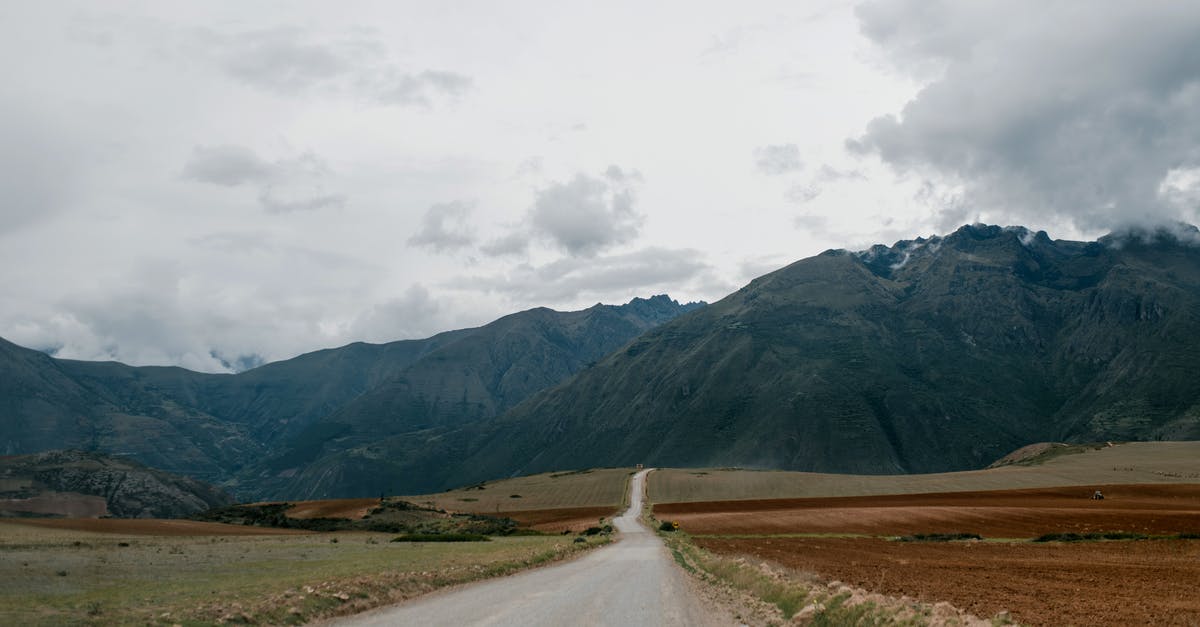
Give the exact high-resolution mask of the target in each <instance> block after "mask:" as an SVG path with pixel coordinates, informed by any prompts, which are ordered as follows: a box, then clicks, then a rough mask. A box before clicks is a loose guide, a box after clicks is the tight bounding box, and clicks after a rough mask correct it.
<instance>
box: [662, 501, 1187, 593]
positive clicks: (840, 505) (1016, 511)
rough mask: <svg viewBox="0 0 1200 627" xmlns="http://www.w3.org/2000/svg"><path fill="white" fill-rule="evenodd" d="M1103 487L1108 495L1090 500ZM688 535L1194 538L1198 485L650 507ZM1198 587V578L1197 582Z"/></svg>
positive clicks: (721, 502)
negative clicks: (958, 534)
mask: <svg viewBox="0 0 1200 627" xmlns="http://www.w3.org/2000/svg"><path fill="white" fill-rule="evenodd" d="M1095 488H1099V489H1101V490H1102V491H1103V492H1104V494H1105V496H1106V498H1105V499H1104V500H1102V501H1094V500H1091V499H1090V498H1088V497H1089V496H1090V495H1091V493H1092V490H1093V489H1095ZM654 512H655V515H656V516H657V517H658V518H660V519H670V520H676V521H678V522H679V523H680V525H681V526H682V527H683V528H684V529H685V530H687V531H688V532H690V533H693V534H706V535H707V534H787V533H853V534H866V535H907V534H915V533H954V532H969V533H977V534H980V535H982V536H984V537H985V538H1032V537H1036V536H1039V535H1041V534H1044V533H1051V532H1080V533H1085V532H1096V531H1130V532H1138V533H1145V534H1171V533H1183V532H1188V533H1200V485H1132V486H1131V485H1113V486H1090V487H1087V488H1043V489H1029V490H997V491H988V492H951V493H945V494H900V495H885V496H864V497H837V498H812V499H771V500H751V501H718V502H708V503H666V504H659V505H655V507H654ZM1197 583H1198V584H1200V581H1198V582H1197Z"/></svg>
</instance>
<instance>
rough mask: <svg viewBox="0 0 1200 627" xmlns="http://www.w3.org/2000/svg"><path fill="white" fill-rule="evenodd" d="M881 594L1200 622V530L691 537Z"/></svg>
mask: <svg viewBox="0 0 1200 627" xmlns="http://www.w3.org/2000/svg"><path fill="white" fill-rule="evenodd" d="M696 543H697V544H699V545H700V546H702V547H704V548H706V549H708V550H711V551H714V552H717V553H721V554H726V555H734V556H742V555H746V556H752V557H754V558H756V559H759V560H766V561H768V562H771V563H775V564H779V565H783V566H786V567H788V568H791V569H794V570H797V571H801V572H810V573H817V574H819V575H821V576H823V577H825V578H830V579H837V580H840V581H843V582H845V583H848V584H851V585H853V586H856V587H860V588H865V589H868V590H873V591H876V592H882V593H884V594H888V595H895V596H899V595H908V596H910V597H914V598H918V599H920V600H922V601H925V602H929V603H936V602H939V601H948V602H950V603H951V604H953V605H955V606H957V607H959V608H962V609H965V610H967V611H969V612H971V613H972V614H974V615H976V616H993V615H995V614H996V613H997V612H999V611H1001V610H1008V611H1009V612H1011V613H1012V616H1013V618H1014V619H1015V620H1017V621H1018V622H1020V623H1022V624H1029V625H1145V624H1155V625H1195V624H1198V623H1200V594H1198V593H1197V589H1198V588H1200V540H1144V541H1121V542H1084V543H1078V544H1064V543H1048V544H1040V543H1024V542H1022V543H992V542H953V543H927V542H921V543H905V542H893V541H888V540H883V539H875V538H779V537H776V538H754V539H742V538H696Z"/></svg>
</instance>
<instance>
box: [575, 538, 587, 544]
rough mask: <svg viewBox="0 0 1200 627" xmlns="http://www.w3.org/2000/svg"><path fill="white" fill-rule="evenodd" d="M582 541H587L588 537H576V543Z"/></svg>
mask: <svg viewBox="0 0 1200 627" xmlns="http://www.w3.org/2000/svg"><path fill="white" fill-rule="evenodd" d="M581 542H587V539H586V538H583V537H579V538H575V544H579V543H581Z"/></svg>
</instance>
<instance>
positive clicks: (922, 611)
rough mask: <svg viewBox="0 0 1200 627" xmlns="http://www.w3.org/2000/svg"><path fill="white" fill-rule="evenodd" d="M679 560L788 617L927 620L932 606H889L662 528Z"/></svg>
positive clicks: (836, 621)
mask: <svg viewBox="0 0 1200 627" xmlns="http://www.w3.org/2000/svg"><path fill="white" fill-rule="evenodd" d="M659 535H660V536H661V537H662V538H663V541H664V542H665V543H666V545H667V548H668V549H669V550H670V551H671V554H672V555H673V556H674V558H675V561H676V562H677V563H679V565H680V566H681V567H683V569H684V570H686V571H688V572H690V573H692V574H693V575H695V576H697V577H699V578H700V579H702V580H704V581H706V582H708V583H710V584H716V585H720V586H729V587H731V588H733V589H734V590H737V591H739V592H742V593H744V594H747V595H749V596H751V597H753V598H755V599H757V600H759V601H761V602H763V603H766V604H769V605H770V606H773V607H774V608H775V609H776V610H777V611H778V613H779V616H780V617H781V618H782V619H783V621H785V622H786V621H791V620H793V619H796V620H802V621H805V623H806V624H811V625H897V626H909V625H925V624H927V623H928V622H929V617H930V616H931V615H932V611H931V609H930V608H929V607H927V606H925V605H922V604H918V603H903V604H898V605H897V606H893V607H884V606H882V605H880V604H878V603H876V602H874V601H871V600H864V599H860V598H856V597H855V595H854V594H853V593H849V592H845V591H841V590H830V589H829V588H827V587H826V586H823V585H821V584H820V583H819V582H817V581H816V580H815V579H812V578H808V579H806V578H801V577H798V576H796V575H794V574H791V573H787V572H784V571H781V570H772V569H770V568H765V567H764V566H763V565H756V564H753V563H750V562H749V561H747V560H745V559H742V558H731V557H726V556H721V555H716V554H713V553H711V552H709V551H705V550H704V549H701V548H699V547H697V546H696V545H695V544H693V543H692V542H691V539H690V537H689V536H688V535H687V534H686V533H681V532H675V533H661V532H660V533H659Z"/></svg>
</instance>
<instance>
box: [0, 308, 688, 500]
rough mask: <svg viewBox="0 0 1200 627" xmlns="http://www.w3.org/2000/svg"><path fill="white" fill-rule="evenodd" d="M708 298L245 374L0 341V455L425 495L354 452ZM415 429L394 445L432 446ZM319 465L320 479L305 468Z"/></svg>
mask: <svg viewBox="0 0 1200 627" xmlns="http://www.w3.org/2000/svg"><path fill="white" fill-rule="evenodd" d="M696 306H698V305H696V304H693V305H680V304H679V303H676V302H675V301H673V300H671V299H670V298H668V297H666V296H656V297H654V298H650V299H635V300H634V301H632V302H631V303H628V304H626V305H621V306H609V305H596V306H595V307H592V308H590V309H587V310H584V311H579V312H555V311H551V310H548V309H534V310H530V311H526V312H521V313H518V314H513V315H511V316H507V317H505V318H502V319H500V320H497V321H496V322H493V323H491V324H489V325H485V326H483V327H479V328H476V329H464V330H460V331H451V332H447V333H442V334H439V335H436V336H434V337H431V338H428V339H424V340H406V341H400V342H392V343H388V344H379V345H373V344H363V343H356V344H350V345H348V346H344V347H341V348H337V349H329V350H322V351H317V352H314V353H309V354H306V355H301V356H299V357H296V358H294V359H289V360H286V361H282V362H277V363H272V364H266V365H264V366H260V367H258V368H255V369H253V370H249V371H246V372H243V373H239V374H236V375H214V374H203V373H197V372H191V371H188V370H184V369H182V368H163V367H131V366H127V365H124V364H120V363H115V362H84V361H72V360H59V359H53V358H51V357H48V356H46V355H44V354H42V353H39V352H36V351H32V350H29V349H25V348H21V347H19V346H16V345H15V344H12V343H9V342H5V341H3V340H0V452H3V453H5V454H20V453H33V452H38V451H44V450H50V449H57V448H67V447H69V448H78V449H84V450H89V451H99V452H107V453H115V454H119V455H122V456H127V457H129V458H131V459H136V460H138V461H140V462H142V463H145V464H147V465H150V466H153V467H155V468H161V469H164V470H168V471H171V472H177V473H180V474H184V475H188V476H191V477H196V478H200V479H204V480H207V481H211V482H215V483H221V484H223V485H226V486H227V487H230V488H231V489H235V490H237V492H238V493H239V495H240V496H242V497H245V498H262V497H286V498H296V497H297V496H307V495H311V494H318V493H319V494H321V495H329V496H333V495H336V496H350V495H361V494H372V493H377V490H376V488H377V486H378V485H379V484H384V485H387V486H389V487H393V488H395V489H396V490H397V491H415V490H417V489H418V488H419V487H424V486H426V485H428V482H427V481H425V479H424V478H423V475H422V474H420V473H413V472H408V470H409V468H410V466H411V464H408V463H407V462H406V461H405V460H404V459H392V460H391V461H392V462H393V463H395V464H398V465H399V466H400V467H402V468H403V469H404V472H399V471H395V470H394V469H392V470H388V468H384V469H380V468H378V467H376V466H374V465H367V466H366V467H365V469H363V470H360V467H361V466H362V464H361V463H360V461H358V460H359V458H360V457H361V455H358V454H357V453H347V454H345V455H342V453H343V452H345V450H346V449H352V448H356V447H361V446H363V445H364V444H366V443H371V442H374V441H376V440H385V439H387V438H392V437H397V436H404V434H407V433H410V432H412V431H414V430H417V431H421V430H424V429H428V428H429V427H434V426H436V427H439V428H448V427H453V428H457V427H462V426H464V425H467V424H470V423H472V422H473V421H478V420H482V419H488V418H492V417H494V416H496V415H498V414H499V413H500V412H502V411H504V410H505V409H507V408H509V407H511V406H512V405H514V404H515V403H517V402H519V401H521V400H523V399H524V398H525V397H526V396H528V395H529V394H531V393H533V392H535V391H537V390H540V389H541V388H543V387H546V386H549V385H553V384H556V383H558V382H560V381H562V380H563V379H565V378H567V377H569V376H570V375H572V374H574V373H575V372H577V371H578V370H580V369H582V368H584V367H585V366H586V365H587V364H589V363H591V362H593V361H595V360H597V359H599V358H601V357H603V356H604V355H605V354H606V353H608V352H609V351H612V350H614V349H616V348H618V347H620V346H621V345H623V344H625V343H626V342H628V341H629V340H630V339H632V338H633V337H634V336H636V335H637V334H639V333H641V332H643V331H645V330H646V329H648V328H650V327H652V326H654V325H656V324H658V323H660V322H662V321H665V320H669V319H671V318H673V317H674V316H676V315H678V314H679V313H681V312H683V311H686V310H688V309H690V308H693V307H696ZM401 439H402V442H400V443H399V444H397V445H396V446H394V447H391V448H389V449H388V452H389V455H403V454H406V451H409V450H411V451H413V454H414V458H420V457H421V456H423V455H426V453H427V449H426V448H425V447H423V446H419V445H414V444H413V443H412V441H411V438H407V437H406V436H405V437H402V438H401ZM318 461H320V462H321V464H320V468H321V469H322V470H321V473H320V474H321V477H322V478H321V480H319V481H318V480H314V479H312V477H310V476H308V475H301V476H300V477H295V475H296V473H299V472H301V471H304V470H305V469H306V468H307V467H308V466H309V465H311V464H314V463H315V462H318ZM425 466H427V464H425V465H422V466H421V467H422V468H424V467H425ZM389 468H390V467H389ZM381 470H382V471H387V472H390V473H391V474H387V472H385V473H384V474H382V475H380V474H379V473H380V472H381ZM398 473H399V474H398ZM332 477H344V479H342V480H334V479H333V478H332ZM366 479H371V480H372V481H371V482H368V483H366V484H364V483H363V481H364V480H366ZM309 482H311V483H312V484H313V485H317V486H321V487H320V488H319V490H321V491H320V492H316V491H314V490H317V489H318V488H312V487H310V486H309V485H308V483H309ZM360 484H362V485H360Z"/></svg>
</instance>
